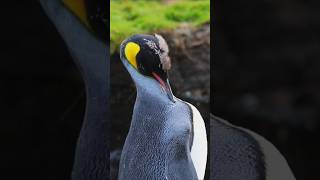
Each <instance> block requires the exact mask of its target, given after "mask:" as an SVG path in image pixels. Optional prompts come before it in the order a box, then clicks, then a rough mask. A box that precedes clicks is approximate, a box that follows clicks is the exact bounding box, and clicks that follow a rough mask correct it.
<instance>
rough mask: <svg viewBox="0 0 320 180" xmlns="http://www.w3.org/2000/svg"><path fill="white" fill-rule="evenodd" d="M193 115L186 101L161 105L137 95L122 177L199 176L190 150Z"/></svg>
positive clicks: (123, 159)
mask: <svg viewBox="0 0 320 180" xmlns="http://www.w3.org/2000/svg"><path fill="white" fill-rule="evenodd" d="M191 117H192V114H191V109H190V108H189V107H188V105H186V104H185V103H183V102H182V101H177V102H176V103H174V104H173V103H172V104H162V105H161V104H156V103H153V102H152V101H149V100H144V99H141V98H137V101H136V104H135V110H134V113H133V117H132V122H131V127H130V130H129V133H128V135H127V138H126V142H125V146H124V148H123V151H122V153H123V156H122V157H121V163H120V164H121V167H120V173H119V175H120V176H119V177H120V179H132V180H134V179H166V178H168V179H177V178H183V179H186V180H188V179H190V180H194V179H197V175H196V174H195V172H196V171H195V169H194V166H193V162H192V159H191V155H190V153H189V152H190V147H191V144H190V143H191V138H192V137H191V136H190V134H191V131H192V121H191ZM185 120H188V121H185ZM175 174H181V175H183V176H177V175H175Z"/></svg>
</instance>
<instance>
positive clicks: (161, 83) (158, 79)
mask: <svg viewBox="0 0 320 180" xmlns="http://www.w3.org/2000/svg"><path fill="white" fill-rule="evenodd" d="M152 75H153V76H154V78H156V80H157V81H158V82H159V83H160V85H161V86H162V87H163V88H165V89H166V88H167V87H166V84H165V83H164V81H163V80H162V79H161V78H160V76H158V75H157V74H156V73H154V72H152Z"/></svg>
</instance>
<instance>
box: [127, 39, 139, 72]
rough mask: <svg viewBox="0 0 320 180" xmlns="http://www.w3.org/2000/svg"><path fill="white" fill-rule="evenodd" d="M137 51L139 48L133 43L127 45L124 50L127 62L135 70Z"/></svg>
mask: <svg viewBox="0 0 320 180" xmlns="http://www.w3.org/2000/svg"><path fill="white" fill-rule="evenodd" d="M139 51H140V46H139V45H138V44H137V43H134V42H129V43H127V45H126V47H125V48H124V53H125V55H126V58H127V60H128V61H129V63H130V64H131V65H132V66H133V67H134V68H136V69H137V59H136V56H137V54H138V53H139Z"/></svg>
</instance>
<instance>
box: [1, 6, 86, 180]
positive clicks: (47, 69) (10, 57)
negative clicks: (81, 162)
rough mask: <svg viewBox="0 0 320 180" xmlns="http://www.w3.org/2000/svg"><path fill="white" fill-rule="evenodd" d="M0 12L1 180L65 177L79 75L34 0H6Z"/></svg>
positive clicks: (79, 101) (80, 104) (76, 121)
mask: <svg viewBox="0 0 320 180" xmlns="http://www.w3.org/2000/svg"><path fill="white" fill-rule="evenodd" d="M1 17H3V19H2V23H1V29H2V31H1V32H2V33H1V44H2V48H1V49H0V55H1V65H0V74H1V75H0V82H1V86H0V113H1V120H0V121H1V125H0V142H1V145H0V172H1V175H0V179H22V178H23V179H43V180H57V179H59V180H69V179H70V173H71V168H72V163H73V158H74V149H75V145H76V139H77V136H78V133H79V130H80V127H81V122H82V119H83V113H84V104H85V92H84V87H83V81H82V79H81V76H80V74H79V72H78V70H77V68H76V67H75V65H74V64H73V61H72V59H71V57H70V55H69V53H68V51H67V48H66V46H65V44H64V42H63V40H62V39H61V37H60V35H59V34H58V33H57V31H56V29H55V27H54V26H53V24H51V22H50V21H49V19H48V18H47V16H46V15H45V13H44V12H43V10H42V9H41V7H40V5H39V3H38V2H37V1H19V2H10V3H8V1H7V2H6V3H5V4H3V5H2V6H1ZM8 177H9V178H8Z"/></svg>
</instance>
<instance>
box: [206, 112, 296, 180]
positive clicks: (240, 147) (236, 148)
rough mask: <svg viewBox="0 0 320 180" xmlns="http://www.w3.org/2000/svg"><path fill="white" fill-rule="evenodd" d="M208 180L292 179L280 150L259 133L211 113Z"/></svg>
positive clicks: (293, 179) (293, 178) (292, 176)
mask: <svg viewBox="0 0 320 180" xmlns="http://www.w3.org/2000/svg"><path fill="white" fill-rule="evenodd" d="M210 175H211V178H210V179H211V180H295V177H294V175H293V173H292V171H291V169H290V167H289V165H288V163H287V161H286V160H285V158H284V157H283V156H282V155H281V153H280V152H279V151H278V150H277V149H276V148H275V147H274V146H273V145H272V144H271V143H270V142H269V141H267V140H266V139H264V138H263V137H261V136H260V135H258V134H256V133H254V132H252V131H250V130H248V129H244V128H241V127H237V126H234V125H232V124H230V123H228V122H227V121H225V120H223V119H220V118H218V117H215V116H213V115H210Z"/></svg>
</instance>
